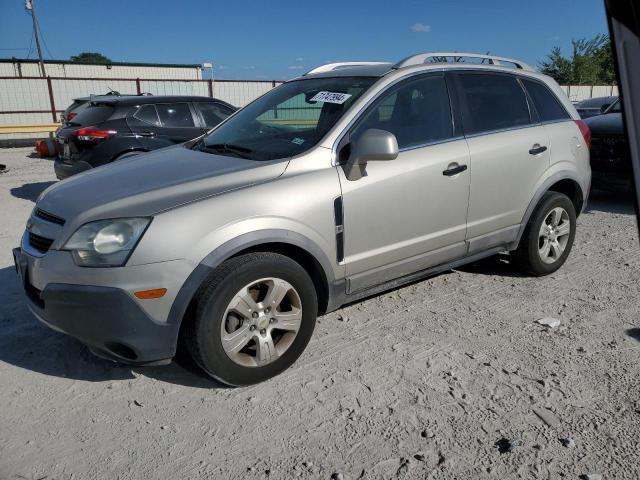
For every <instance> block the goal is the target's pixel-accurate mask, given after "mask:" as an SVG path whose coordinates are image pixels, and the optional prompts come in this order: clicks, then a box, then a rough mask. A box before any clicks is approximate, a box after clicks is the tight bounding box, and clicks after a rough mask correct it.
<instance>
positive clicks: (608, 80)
mask: <svg viewBox="0 0 640 480" xmlns="http://www.w3.org/2000/svg"><path fill="white" fill-rule="evenodd" d="M571 46H572V53H571V56H570V57H565V56H563V55H562V51H561V49H560V47H554V48H553V49H552V50H551V52H550V53H549V54H548V55H547V58H546V60H544V61H543V62H540V65H539V66H540V71H541V72H542V73H544V74H546V75H549V76H550V77H552V78H553V79H554V80H556V81H557V82H558V83H560V84H561V85H612V84H613V83H615V71H614V69H613V54H612V51H611V42H610V40H609V37H608V36H607V35H603V34H600V35H596V36H595V37H593V38H589V39H587V38H580V39H577V40H576V39H573V40H571Z"/></svg>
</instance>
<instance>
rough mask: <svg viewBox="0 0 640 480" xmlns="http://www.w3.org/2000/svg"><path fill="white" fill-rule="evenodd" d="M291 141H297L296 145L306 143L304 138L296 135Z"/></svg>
mask: <svg viewBox="0 0 640 480" xmlns="http://www.w3.org/2000/svg"><path fill="white" fill-rule="evenodd" d="M291 143H295V144H296V145H302V144H303V143H304V138H300V137H296V138H294V139H293V140H291Z"/></svg>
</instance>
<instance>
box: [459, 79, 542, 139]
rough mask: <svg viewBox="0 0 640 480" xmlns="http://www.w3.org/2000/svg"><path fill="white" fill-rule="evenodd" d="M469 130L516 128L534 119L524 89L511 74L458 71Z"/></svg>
mask: <svg viewBox="0 0 640 480" xmlns="http://www.w3.org/2000/svg"><path fill="white" fill-rule="evenodd" d="M458 88H459V90H460V95H461V97H462V103H463V106H464V108H463V122H464V130H465V133H466V134H474V133H482V132H491V131H495V130H504V129H509V128H516V127H521V126H525V125H529V124H530V123H531V118H530V116H529V106H528V104H527V97H526V95H525V93H524V90H523V89H522V87H521V86H520V84H519V83H518V81H517V80H516V78H515V77H514V76H512V75H495V74H487V73H482V74H473V73H461V74H458Z"/></svg>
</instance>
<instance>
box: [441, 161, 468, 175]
mask: <svg viewBox="0 0 640 480" xmlns="http://www.w3.org/2000/svg"><path fill="white" fill-rule="evenodd" d="M453 165H455V166H451V165H450V166H449V168H447V169H446V170H445V171H444V172H442V174H443V175H444V176H446V177H451V176H453V175H457V174H458V173H461V172H464V171H465V170H466V169H467V166H466V165H457V164H453Z"/></svg>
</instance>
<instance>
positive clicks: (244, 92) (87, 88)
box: [0, 77, 282, 140]
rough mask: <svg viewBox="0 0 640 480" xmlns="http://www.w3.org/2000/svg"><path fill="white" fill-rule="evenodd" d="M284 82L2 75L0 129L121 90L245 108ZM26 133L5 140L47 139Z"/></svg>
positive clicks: (56, 116)
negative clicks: (206, 99) (78, 100)
mask: <svg viewBox="0 0 640 480" xmlns="http://www.w3.org/2000/svg"><path fill="white" fill-rule="evenodd" d="M281 83H282V81H280V80H192V79H162V78H158V79H148V78H147V79H141V78H92V77H46V78H42V77H20V78H18V77H0V133H3V132H7V131H10V130H9V128H8V125H20V126H22V127H23V129H22V130H21V131H23V132H24V131H25V129H24V128H25V126H27V125H42V124H51V123H56V122H58V121H59V120H60V113H61V112H63V111H64V110H65V109H66V108H67V107H68V106H69V105H71V103H72V102H73V100H74V99H75V98H81V97H88V96H90V95H103V94H105V93H108V92H109V91H112V90H115V91H117V92H120V93H121V94H130V95H134V94H140V93H150V94H152V95H199V96H205V97H215V98H219V99H221V100H224V101H226V102H228V103H230V104H232V105H235V106H237V107H242V106H244V105H246V104H248V103H249V102H251V101H253V100H254V99H256V98H257V97H259V96H261V95H262V94H264V93H266V92H267V91H269V90H271V89H272V88H274V87H276V86H277V85H280V84H281ZM41 136H42V134H39V135H35V134H34V135H28V134H25V133H9V134H7V133H3V135H2V136H1V137H0V140H3V139H11V138H31V137H41Z"/></svg>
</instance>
